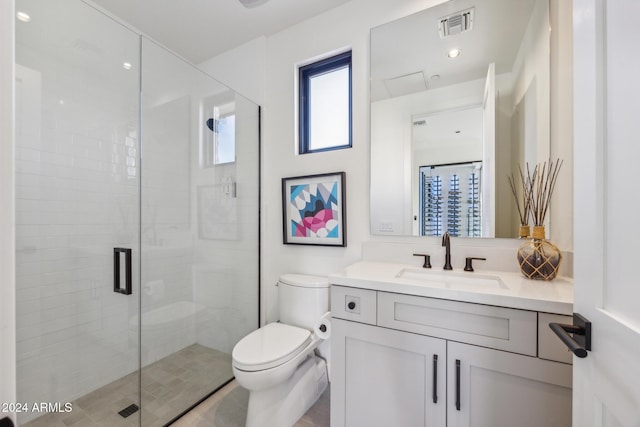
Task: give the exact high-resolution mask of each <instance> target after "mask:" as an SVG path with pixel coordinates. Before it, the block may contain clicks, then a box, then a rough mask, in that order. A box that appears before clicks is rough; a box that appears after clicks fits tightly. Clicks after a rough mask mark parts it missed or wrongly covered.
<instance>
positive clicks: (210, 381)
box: [22, 344, 233, 427]
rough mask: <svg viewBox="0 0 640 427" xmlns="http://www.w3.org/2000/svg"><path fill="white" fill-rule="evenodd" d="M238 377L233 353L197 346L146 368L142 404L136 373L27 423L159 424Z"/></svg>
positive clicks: (42, 426)
mask: <svg viewBox="0 0 640 427" xmlns="http://www.w3.org/2000/svg"><path fill="white" fill-rule="evenodd" d="M232 377H233V373H232V370H231V356H230V355H229V354H226V353H222V352H220V351H217V350H213V349H210V348H207V347H204V346H202V345H199V344H193V345H191V346H189V347H186V348H184V349H182V350H180V351H178V352H176V353H174V354H172V355H170V356H167V357H165V358H164V359H161V360H158V361H157V362H154V363H152V364H150V365H149V366H146V367H144V368H143V369H142V405H140V401H139V397H138V387H139V384H140V375H139V374H138V372H134V373H131V374H129V375H127V376H125V377H123V378H120V379H118V380H116V381H114V382H112V383H110V384H107V385H105V386H104V387H101V388H99V389H97V390H95V391H93V392H91V393H89V394H86V395H85V396H82V397H80V398H78V399H76V400H74V401H73V402H71V403H72V405H73V410H72V411H71V412H69V413H51V414H46V415H43V416H41V417H39V418H36V419H35V420H32V421H30V422H28V423H25V424H22V425H23V426H24V427H70V426H73V427H129V426H138V425H139V422H140V414H142V423H143V425H144V426H145V427H156V426H157V427H160V426H163V425H164V424H166V423H167V422H169V421H170V420H171V419H173V418H174V417H176V416H178V415H179V414H180V413H182V412H183V411H184V410H186V409H187V408H188V407H190V406H191V405H193V404H194V403H195V402H197V401H199V400H200V399H202V398H203V397H204V396H206V395H207V394H209V393H211V392H212V391H213V390H214V389H215V388H217V387H219V386H220V385H222V384H224V383H225V382H226V381H228V380H229V379H230V378H232ZM132 403H135V404H136V405H138V406H142V410H141V412H140V411H138V412H135V413H134V414H132V415H130V416H129V417H127V418H123V417H122V416H120V415H119V414H118V412H119V411H121V410H123V409H124V408H126V407H127V406H129V405H131V404H132Z"/></svg>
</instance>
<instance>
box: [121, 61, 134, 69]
mask: <svg viewBox="0 0 640 427" xmlns="http://www.w3.org/2000/svg"><path fill="white" fill-rule="evenodd" d="M131 67H132V65H131V63H130V62H123V63H122V68H124V69H125V70H130V69H131Z"/></svg>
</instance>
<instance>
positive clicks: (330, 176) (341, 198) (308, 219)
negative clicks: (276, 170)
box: [282, 172, 347, 246]
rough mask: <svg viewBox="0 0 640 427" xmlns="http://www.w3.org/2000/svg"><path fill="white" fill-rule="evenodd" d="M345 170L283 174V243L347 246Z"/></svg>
mask: <svg viewBox="0 0 640 427" xmlns="http://www.w3.org/2000/svg"><path fill="white" fill-rule="evenodd" d="M345 203H346V199H345V173H344V172H334V173H326V174H320V175H307V176H298V177H293V178H282V217H283V225H284V243H285V244H292V245H319V246H347V230H346V228H345V224H346V209H345Z"/></svg>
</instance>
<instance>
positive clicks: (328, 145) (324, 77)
mask: <svg viewBox="0 0 640 427" xmlns="http://www.w3.org/2000/svg"><path fill="white" fill-rule="evenodd" d="M299 84H300V87H299V89H300V90H299V94H300V98H299V126H298V127H299V132H300V134H299V143H300V147H299V153H300V154H306V153H314V152H318V151H328V150H338V149H342V148H350V147H351V51H349V52H345V53H341V54H340V55H336V56H332V57H331V58H327V59H323V60H321V61H318V62H314V63H312V64H309V65H305V66H303V67H300V69H299Z"/></svg>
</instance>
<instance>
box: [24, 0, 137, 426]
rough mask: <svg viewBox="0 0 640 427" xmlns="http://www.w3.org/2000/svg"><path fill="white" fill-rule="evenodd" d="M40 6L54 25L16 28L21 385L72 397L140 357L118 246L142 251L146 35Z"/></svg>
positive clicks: (43, 398) (80, 11)
mask: <svg viewBox="0 0 640 427" xmlns="http://www.w3.org/2000/svg"><path fill="white" fill-rule="evenodd" d="M20 3H21V4H22V5H23V6H31V4H30V3H29V2H26V1H24V2H20ZM50 8H51V9H50ZM33 10H34V11H37V12H38V13H41V14H42V16H47V20H50V22H48V23H49V24H51V26H50V27H49V26H44V25H43V26H38V24H37V23H35V24H36V26H31V27H28V26H21V27H20V28H17V29H16V31H17V36H16V37H17V48H16V62H17V66H16V74H17V75H16V112H17V117H16V133H17V135H16V234H17V237H16V282H17V283H16V293H17V297H16V299H17V319H16V322H17V374H18V378H19V382H18V390H17V395H18V401H22V402H30V403H37V402H60V401H62V402H64V401H70V400H72V399H74V398H76V397H79V396H81V395H83V394H85V393H87V392H89V391H92V390H94V389H96V388H98V387H101V386H103V385H105V384H107V383H109V382H111V381H113V380H114V379H117V378H119V377H121V376H123V375H126V374H127V373H129V372H131V371H133V370H134V369H135V368H136V366H137V357H138V351H137V347H138V345H137V341H136V342H131V341H130V339H129V334H128V331H129V319H130V317H131V316H132V315H133V314H134V313H135V312H136V311H137V301H136V299H135V298H134V297H129V296H125V295H121V294H116V293H114V292H113V290H112V288H113V252H112V251H113V247H116V246H125V247H132V248H133V249H134V253H137V247H136V245H137V240H138V231H137V218H138V204H137V202H136V200H137V191H138V190H137V188H138V178H139V169H138V167H139V165H138V162H137V157H138V140H137V138H138V129H137V122H138V120H137V118H138V113H137V111H138V92H139V89H138V77H137V74H135V72H133V73H129V74H126V71H125V70H123V69H122V68H121V66H122V60H121V59H122V58H123V57H126V58H127V59H129V61H130V62H132V63H133V64H134V66H136V67H137V66H138V64H137V61H135V59H136V58H137V54H138V47H139V43H138V37H137V36H136V35H135V34H133V33H130V32H129V31H127V30H124V29H123V28H122V27H120V26H118V25H117V24H115V23H114V22H112V21H110V20H105V18H104V17H103V16H101V15H99V14H97V13H96V12H95V11H93V10H92V9H90V8H88V7H87V6H86V5H83V4H82V3H80V2H62V3H61V2H57V1H56V2H46V3H39V4H38V6H37V7H34V8H33ZM54 10H55V13H54ZM59 19H63V21H60V22H59V21H57V20H59ZM41 22H42V21H41ZM60 28H66V29H67V30H68V31H59V29H60ZM105 33H106V34H109V37H108V38H102V37H101V35H103V34H105ZM63 39H64V40H65V42H63V41H62V40H63ZM105 39H106V40H108V41H107V42H105ZM115 52H117V53H115ZM120 55H122V56H121V57H119V56H120ZM136 256H137V254H136ZM133 264H134V271H133V277H134V293H137V292H138V284H137V281H136V280H135V278H136V277H137V274H138V271H137V268H136V267H135V266H136V265H137V264H136V262H135V260H134V263H133ZM23 415H25V414H23ZM36 415H37V414H26V415H25V416H24V417H21V418H20V421H21V422H24V421H27V420H28V419H30V418H32V417H34V416H36Z"/></svg>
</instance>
